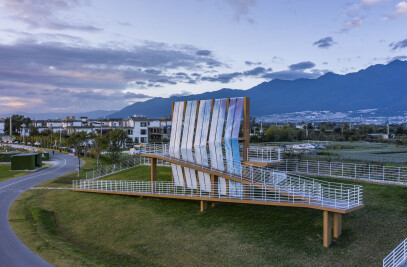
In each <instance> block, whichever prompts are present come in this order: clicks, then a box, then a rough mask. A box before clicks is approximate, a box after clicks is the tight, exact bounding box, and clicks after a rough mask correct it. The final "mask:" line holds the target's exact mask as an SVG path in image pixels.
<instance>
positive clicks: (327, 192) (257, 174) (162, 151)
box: [145, 144, 363, 207]
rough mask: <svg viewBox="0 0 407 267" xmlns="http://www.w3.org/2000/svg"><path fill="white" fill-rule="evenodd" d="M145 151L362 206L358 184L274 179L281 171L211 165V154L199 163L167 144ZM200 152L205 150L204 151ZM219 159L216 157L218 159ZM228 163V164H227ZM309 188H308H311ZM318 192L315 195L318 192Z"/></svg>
mask: <svg viewBox="0 0 407 267" xmlns="http://www.w3.org/2000/svg"><path fill="white" fill-rule="evenodd" d="M145 151H146V152H147V153H150V154H154V155H157V156H161V157H162V158H164V159H168V160H172V161H175V162H178V163H185V164H188V165H189V166H191V167H199V168H201V169H204V170H208V171H214V172H218V173H221V174H225V175H227V176H229V177H232V178H233V177H234V178H237V179H240V180H242V181H246V182H250V183H253V184H256V186H264V187H266V188H268V189H272V190H275V189H276V188H277V187H278V188H279V190H282V191H281V192H284V193H295V195H296V196H300V197H305V196H309V195H310V194H311V193H312V196H310V197H314V195H315V194H316V195H315V197H314V200H321V203H320V204H321V205H324V202H325V204H326V205H328V206H330V207H332V206H336V204H332V201H334V202H337V201H339V202H340V201H346V202H347V206H348V207H351V206H352V207H355V206H359V205H363V188H362V186H359V185H349V184H343V183H334V182H326V181H322V180H317V179H313V178H306V177H301V176H297V175H286V176H285V179H275V177H276V175H279V176H280V177H282V175H283V173H281V172H276V171H274V170H271V169H268V168H260V167H254V166H248V165H243V164H241V162H240V161H234V160H226V159H223V162H216V161H215V162H216V164H212V163H214V162H212V160H211V155H210V154H209V155H208V154H205V160H204V161H201V163H197V162H198V161H197V160H196V158H195V155H194V153H188V151H187V152H186V153H179V155H176V156H174V155H171V154H170V153H169V151H168V146H165V145H161V144H155V145H151V146H149V147H146V150H145ZM203 153H207V151H204V152H203ZM217 160H218V159H217ZM230 166H231V167H230ZM310 190H311V191H310ZM316 192H320V193H319V194H320V195H318V193H316Z"/></svg>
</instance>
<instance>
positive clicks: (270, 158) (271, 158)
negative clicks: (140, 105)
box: [143, 144, 281, 162]
mask: <svg viewBox="0 0 407 267" xmlns="http://www.w3.org/2000/svg"><path fill="white" fill-rule="evenodd" d="M143 151H144V152H145V153H162V154H168V153H169V145H168V144H148V145H144V146H143ZM191 152H192V153H193V154H194V153H195V148H192V150H191ZM239 152H240V156H241V157H242V156H243V146H242V145H240V146H239ZM222 153H223V156H225V151H224V150H223V151H222ZM188 154H189V153H188ZM247 155H248V160H249V161H258V162H276V161H280V160H281V150H280V148H278V147H277V148H276V147H272V146H250V147H249V148H248V149H247Z"/></svg>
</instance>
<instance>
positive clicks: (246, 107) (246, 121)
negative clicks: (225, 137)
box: [243, 97, 250, 161]
mask: <svg viewBox="0 0 407 267" xmlns="http://www.w3.org/2000/svg"><path fill="white" fill-rule="evenodd" d="M249 146H250V98H249V97H245V98H244V101H243V161H248V160H249V159H248V153H247V150H248V148H249Z"/></svg>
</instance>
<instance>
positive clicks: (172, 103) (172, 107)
mask: <svg viewBox="0 0 407 267" xmlns="http://www.w3.org/2000/svg"><path fill="white" fill-rule="evenodd" d="M174 105H175V102H171V121H172V116H173V115H174ZM171 126H172V124H171Z"/></svg>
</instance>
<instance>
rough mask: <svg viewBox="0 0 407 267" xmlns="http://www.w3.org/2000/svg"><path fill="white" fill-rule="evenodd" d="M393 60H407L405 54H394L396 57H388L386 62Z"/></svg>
mask: <svg viewBox="0 0 407 267" xmlns="http://www.w3.org/2000/svg"><path fill="white" fill-rule="evenodd" d="M395 60H407V56H396V57H392V58H391V59H389V60H388V61H387V63H390V62H392V61H395Z"/></svg>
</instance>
